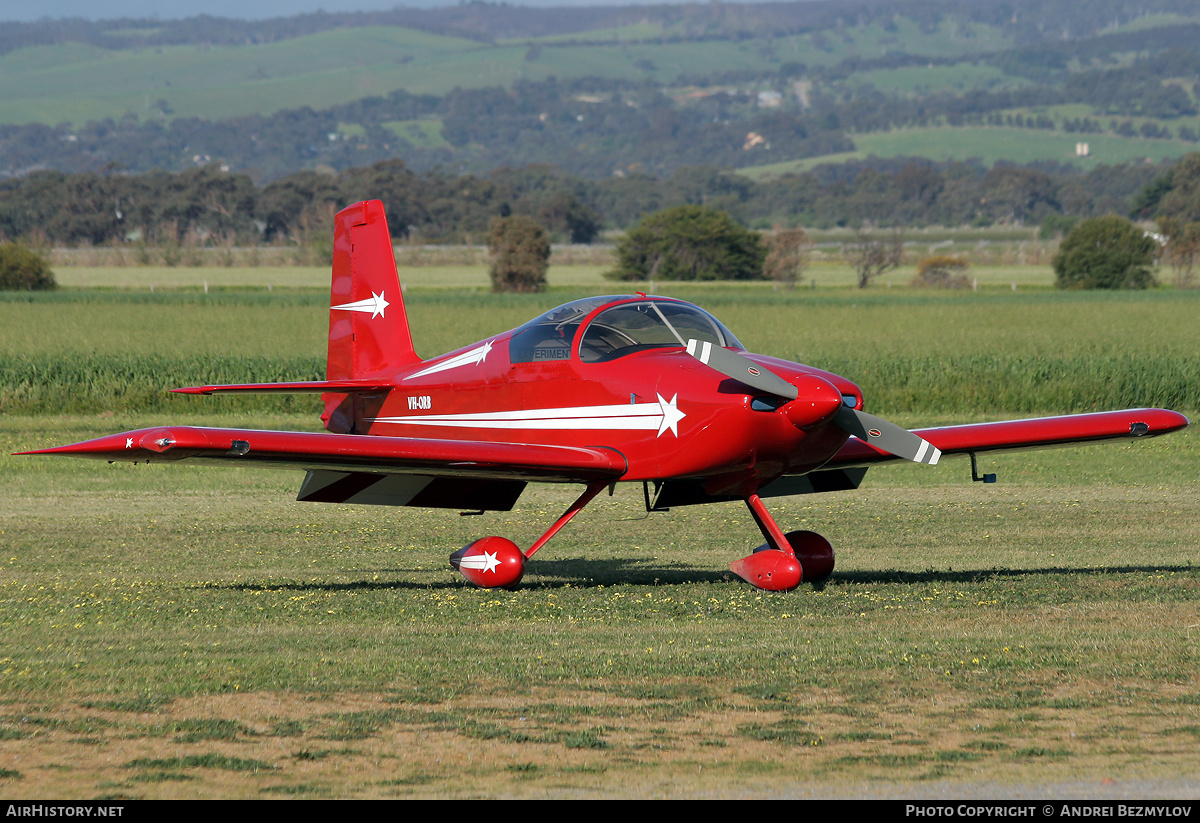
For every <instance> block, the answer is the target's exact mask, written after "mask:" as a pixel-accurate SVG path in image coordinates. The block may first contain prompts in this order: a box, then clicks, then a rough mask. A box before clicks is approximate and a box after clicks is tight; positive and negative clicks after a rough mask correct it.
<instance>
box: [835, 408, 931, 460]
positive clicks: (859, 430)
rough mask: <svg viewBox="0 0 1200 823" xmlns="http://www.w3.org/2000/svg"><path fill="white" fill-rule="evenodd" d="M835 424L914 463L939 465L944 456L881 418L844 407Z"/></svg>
mask: <svg viewBox="0 0 1200 823" xmlns="http://www.w3.org/2000/svg"><path fill="white" fill-rule="evenodd" d="M833 422H834V423H836V424H837V425H838V427H839V428H841V429H842V430H843V431H846V432H849V433H850V434H852V435H854V436H855V437H857V438H858V439H859V440H861V441H863V442H864V443H867V444H868V445H871V446H874V447H875V448H877V449H880V450H882V451H885V452H887V453H888V454H894V455H896V456H897V457H903V458H904V459H905V460H911V461H913V462H914V463H928V464H929V465H930V466H933V465H936V464H937V462H938V459H939V458H941V456H942V453H941V451H939V450H938V449H937V447H935V446H934V445H933V444H932V443H930V442H929V441H928V440H925V439H924V438H922V437H919V436H918V435H915V434H913V433H912V432H910V431H909V430H908V429H906V428H904V427H902V426H897V425H896V424H895V423H889V422H888V421H887V420H884V419H883V418H882V417H876V416H875V415H873V414H867V413H866V412H862V411H858V410H857V409H852V408H850V407H849V406H842V407H841V408H840V409H838V413H837V416H836V417H835V418H833Z"/></svg>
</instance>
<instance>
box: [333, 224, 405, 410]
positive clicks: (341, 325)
mask: <svg viewBox="0 0 1200 823" xmlns="http://www.w3.org/2000/svg"><path fill="white" fill-rule="evenodd" d="M420 361H421V358H420V357H418V356H417V353H416V352H415V351H414V350H413V343H412V334H411V332H409V329H408V316H407V315H406V314H405V311H404V296H403V295H402V294H401V292H400V279H399V277H398V276H397V274H396V257H395V253H394V252H393V251H392V238H391V236H390V235H389V234H388V227H387V218H386V217H385V216H384V213H383V203H381V202H379V201H378V200H365V201H363V202H361V203H355V204H354V205H352V206H347V207H346V208H344V209H342V210H341V211H340V212H338V214H337V216H336V217H335V218H334V229H333V282H332V286H331V288H330V296H329V358H328V362H327V365H326V371H325V375H326V379H328V380H344V379H354V378H363V377H374V376H381V375H384V374H385V373H386V372H388V371H391V370H395V369H398V368H401V367H403V366H407V365H409V364H411V363H419V362H420ZM324 400H325V413H324V414H323V415H322V419H323V420H325V426H326V428H328V429H330V430H331V431H352V430H353V428H354V426H353V421H354V419H355V418H356V417H357V416H358V415H357V414H355V413H354V410H353V408H352V406H354V405H355V403H354V402H353V397H352V396H347V395H344V394H326V395H324ZM348 401H349V402H348Z"/></svg>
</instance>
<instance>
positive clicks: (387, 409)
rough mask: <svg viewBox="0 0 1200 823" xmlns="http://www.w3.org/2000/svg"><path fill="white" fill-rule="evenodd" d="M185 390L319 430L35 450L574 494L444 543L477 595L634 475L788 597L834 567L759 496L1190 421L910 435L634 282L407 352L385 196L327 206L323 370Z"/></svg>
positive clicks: (332, 478) (369, 488) (995, 426)
mask: <svg viewBox="0 0 1200 823" xmlns="http://www.w3.org/2000/svg"><path fill="white" fill-rule="evenodd" d="M174 391H177V392H182V393H184V394H231V393H241V392H318V393H320V394H321V395H322V399H323V400H324V403H325V410H324V413H323V414H322V415H321V419H322V420H323V421H324V423H325V428H326V429H328V430H329V432H330V433H328V434H315V433H302V432H280V431H255V430H242V429H214V428H196V427H191V426H163V427H157V428H148V429H139V430H137V431H129V432H124V433H122V434H115V435H110V436H108V437H101V438H98V439H95V440H88V441H86V442H83V443H76V444H73V445H70V446H59V447H57V448H51V449H41V450H38V451H33V452H23V453H24V454H60V455H71V456H76V457H92V458H98V459H102V460H108V461H110V462H111V461H115V460H124V461H131V462H134V463H139V462H147V463H149V462H163V463H172V462H189V463H209V464H217V465H229V466H264V467H275V468H289V469H297V468H298V469H305V470H306V471H307V475H306V476H305V478H304V482H303V484H302V485H301V487H300V493H299V499H300V500H310V501H318V502H324V503H366V504H376V505H387V506H428V507H434V508H449V509H459V510H472V511H484V510H491V511H509V510H511V509H512V507H513V505H514V504H515V503H516V501H517V498H518V497H520V495H521V492H522V491H523V490H524V488H525V485H526V484H527V483H529V482H530V481H536V482H548V483H579V484H583V486H584V491H583V493H582V494H581V495H579V498H578V499H577V500H576V501H575V502H574V503H572V504H571V506H570V507H569V508H568V509H567V510H566V512H564V513H563V515H562V516H561V517H560V518H559V519H558V520H557V521H555V522H554V524H553V525H551V526H550V527H549V528H548V529H547V530H546V532H545V534H543V535H542V536H541V537H540V538H538V540H537V541H535V542H534V543H533V545H532V546H530V547H529V548H528V549H525V550H524V551H522V550H521V549H520V548H519V547H518V546H517V545H516V544H515V543H513V542H512V541H511V540H507V539H505V538H503V537H483V538H480V539H479V540H476V541H474V542H473V543H471V544H469V545H467V546H465V547H464V548H462V549H459V550H458V551H456V552H454V553H453V554H452V555H450V562H451V564H452V565H453V566H454V567H455V568H456V569H457V570H458V571H459V572H460V573H462V574H463V575H464V576H465V577H466V578H467V579H468V580H470V581H471V582H472V583H475V584H476V585H479V586H483V587H488V588H491V587H513V586H515V585H517V583H518V582H519V581H520V579H521V576H522V574H523V573H524V569H525V563H526V561H527V560H528V559H529V558H530V557H532V556H533V554H534V553H535V552H536V551H537V550H538V549H540V548H541V547H542V546H544V545H545V544H546V543H547V541H549V540H550V538H552V537H553V536H554V535H555V534H556V533H557V532H558V530H559V529H561V528H562V527H563V526H565V525H566V524H567V522H568V521H570V520H571V518H572V517H574V516H575V515H576V514H577V513H578V512H579V511H580V510H581V509H582V508H583V507H584V506H586V505H587V504H588V502H589V501H590V500H592V498H594V497H595V496H596V495H597V494H599V493H600V491H601V490H603V489H604V488H606V487H609V486H612V485H613V484H615V483H617V482H640V483H642V484H643V490H644V492H645V500H646V508H647V509H648V510H662V509H666V508H669V507H672V506H683V505H690V504H697V503H710V502H716V501H728V500H744V501H745V502H746V505H747V506H748V507H749V509H750V513H751V516H752V517H753V518H754V521H755V522H756V523H757V524H758V527H759V529H760V530H761V531H762V533H763V536H764V538H765V539H766V541H767V542H766V543H765V544H764V545H762V546H759V547H758V549H756V550H755V551H754V552H753V553H752V554H750V555H749V556H747V557H744V558H742V559H741V560H737V561H735V562H734V563H733V564H732V565H731V566H730V568H731V569H732V570H733V571H734V572H735V573H737V574H738V575H739V576H740V577H742V578H743V579H744V580H746V581H748V582H749V583H751V584H753V585H755V586H758V587H759V588H762V589H769V590H773V591H786V590H790V589H793V588H795V587H796V586H798V585H799V584H800V583H801V581H810V582H819V581H821V580H823V579H825V578H826V577H828V576H829V574H830V573H831V572H832V571H833V550H832V548H831V547H830V545H829V542H828V541H826V540H825V539H824V538H823V537H821V536H820V535H818V534H816V533H814V532H808V531H794V532H789V533H786V534H785V533H784V532H783V530H782V529H781V528H780V527H779V526H778V525H777V524H776V523H775V520H774V519H773V518H772V517H771V515H770V514H769V513H768V511H767V509H766V506H765V505H764V504H763V498H769V497H772V496H779V495H794V494H811V493H815V492H824V491H834V490H844V489H853V488H857V487H858V485H859V483H860V482H861V480H862V478H863V475H864V474H865V473H866V470H867V468H869V467H870V466H874V465H876V464H879V463H884V462H887V461H891V460H898V459H904V460H913V461H916V462H918V463H928V464H934V463H937V462H938V458H939V457H940V456H942V455H956V454H966V455H970V457H971V461H972V464H971V468H972V477H973V478H975V479H979V480H985V481H990V480H994V476H992V475H987V476H984V477H982V478H980V477H978V476H977V473H976V467H975V455H976V453H978V452H987V451H1000V450H1013V449H1026V448H1036V447H1047V446H1061V445H1066V444H1069V443H1084V442H1096V441H1101V440H1120V439H1125V438H1131V437H1134V438H1136V437H1149V436H1154V435H1160V434H1166V433H1168V432H1173V431H1178V430H1180V429H1182V428H1184V427H1185V426H1187V424H1188V420H1187V418H1185V417H1184V416H1183V415H1181V414H1178V413H1176V412H1173V411H1169V410H1166V409H1132V410H1126V411H1110V412H1100V413H1094V414H1076V415H1068V416H1062V417H1045V418H1039V419H1032V420H1012V421H1005V422H998V423H981V424H973V425H966V426H948V427H943V428H932V429H919V430H917V431H912V432H910V431H908V430H906V429H903V428H901V427H900V426H898V425H896V424H894V423H889V422H887V421H886V420H882V419H880V418H878V417H874V416H872V415H869V414H867V413H866V412H864V411H863V410H862V409H863V396H862V392H861V391H860V390H859V388H858V386H856V385H855V384H854V383H852V382H850V381H849V380H846V379H845V378H843V377H839V376H837V375H835V374H830V373H829V372H826V371H821V370H820V369H815V368H812V367H810V366H804V365H800V364H798V363H789V362H787V361H785V360H779V359H777V358H774V357H767V356H764V355H759V354H750V353H748V352H746V351H745V350H744V348H743V347H742V345H741V344H740V343H739V342H738V341H737V339H736V338H735V337H734V336H733V334H731V333H730V331H729V330H728V329H726V328H725V327H724V326H723V325H721V323H720V322H719V321H717V320H716V318H714V317H713V316H712V315H710V314H708V313H707V312H705V311H703V310H702V309H700V308H698V307H697V306H694V305H692V304H690V303H685V302H683V301H681V300H674V299H670V298H666V297H651V296H647V295H644V294H637V295H623V296H615V297H611V296H610V297H592V298H587V299H584V300H575V301H573V302H571V303H567V304H566V305H563V306H559V307H558V308H556V309H552V310H550V311H548V312H546V313H545V314H543V315H541V316H540V317H537V318H534V319H533V320H531V321H529V322H528V323H526V324H525V325H523V326H520V327H519V328H516V329H513V330H512V331H508V332H504V333H502V334H497V335H494V336H492V337H489V338H488V339H486V340H482V341H480V342H478V343H475V344H473V345H470V346H467V347H465V348H462V349H459V350H458V351H454V352H450V353H449V354H444V355H442V356H441V357H435V358H432V359H430V360H422V359H421V358H420V357H418V356H417V354H416V352H415V351H414V350H413V343H412V336H411V335H410V333H409V328H408V320H407V317H406V315H405V310H404V302H403V299H402V296H401V293H400V285H399V281H398V277H397V273H396V263H395V258H394V256H393V250H392V242H391V238H390V237H389V235H388V230H387V222H386V220H385V218H384V213H383V205H382V204H381V203H380V202H379V201H375V200H373V201H368V202H362V203H356V204H355V205H353V206H350V207H349V208H346V209H344V210H343V211H342V212H340V213H339V214H338V215H337V217H336V223H335V230H334V253H333V286H332V294H331V305H330V311H329V359H328V367H327V373H326V379H325V380H321V381H313V382H298V383H265V384H247V385H231V386H200V387H193V388H185V389H175V390H174Z"/></svg>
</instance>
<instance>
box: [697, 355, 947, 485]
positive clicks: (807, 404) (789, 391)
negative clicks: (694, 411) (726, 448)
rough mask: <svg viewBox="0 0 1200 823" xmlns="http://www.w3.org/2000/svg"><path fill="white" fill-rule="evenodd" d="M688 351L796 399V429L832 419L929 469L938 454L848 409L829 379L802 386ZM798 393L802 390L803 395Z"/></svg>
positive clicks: (745, 363)
mask: <svg viewBox="0 0 1200 823" xmlns="http://www.w3.org/2000/svg"><path fill="white" fill-rule="evenodd" d="M687 352H688V354H690V355H691V356H692V357H694V358H696V359H697V360H699V361H700V362H701V363H703V364H704V365H706V366H708V367H709V368H712V369H715V370H716V371H719V372H720V373H721V374H723V375H725V376H726V377H732V378H733V379H734V380H738V381H740V382H742V383H745V384H746V385H747V386H749V387H750V388H752V389H758V390H759V391H761V392H766V393H767V394H773V395H775V396H776V397H782V398H784V399H786V400H798V399H801V397H803V400H802V402H801V403H800V404H799V406H798V407H797V406H795V405H791V406H789V407H788V410H787V416H788V419H789V420H791V421H792V423H793V424H795V425H796V426H797V427H798V428H805V427H807V426H812V425H815V424H817V423H820V422H822V421H825V420H828V419H829V418H830V417H832V418H833V422H834V425H836V426H837V427H838V428H840V429H842V430H843V431H845V432H846V433H847V434H852V435H854V436H855V437H857V438H858V439H859V440H862V441H863V442H865V443H868V444H869V445H872V446H874V447H875V448H877V449H879V450H881V451H885V452H887V453H888V454H894V455H896V456H897V457H902V458H904V459H905V460H911V461H913V462H914V463H928V464H929V465H931V466H932V465H934V464H936V463H937V462H938V459H939V458H940V457H941V456H942V453H941V451H939V450H938V449H937V448H936V447H934V446H933V445H932V444H931V443H930V442H929V441H928V440H925V439H924V438H922V437H919V436H917V435H915V434H913V433H912V432H910V431H909V430H908V429H906V428H904V427H902V426H897V425H896V424H895V423H891V422H888V421H887V420H884V419H883V418H882V417H876V416H875V415H873V414H867V413H866V412H863V411H859V410H858V409H852V408H850V407H849V406H847V405H846V404H845V403H843V402H842V395H841V392H839V391H838V389H837V387H836V386H834V385H833V384H832V383H830V382H829V381H828V380H825V379H823V378H820V377H817V376H816V375H813V374H807V375H802V376H801V377H802V378H803V379H802V381H801V385H797V384H795V383H791V382H789V381H787V380H784V379H783V378H782V377H780V376H779V375H777V374H775V373H774V372H772V371H771V370H770V369H768V368H766V367H765V366H761V365H759V364H758V363H755V362H754V361H753V360H751V359H750V358H748V357H744V356H742V355H740V354H738V353H737V352H733V351H730V350H729V349H726V348H723V347H721V346H716V345H713V344H712V343H705V342H702V341H700V340H695V339H692V340H688V342H687ZM802 389H803V391H802Z"/></svg>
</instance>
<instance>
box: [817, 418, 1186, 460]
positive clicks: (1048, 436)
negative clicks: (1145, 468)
mask: <svg viewBox="0 0 1200 823" xmlns="http://www.w3.org/2000/svg"><path fill="white" fill-rule="evenodd" d="M1187 425H1188V419H1187V418H1186V417H1184V416H1183V415H1182V414H1180V413H1179V412H1175V411H1171V410H1170V409H1124V410H1122V411H1108V412H1092V413H1088V414H1068V415H1062V416H1060V417H1035V418H1030V419H1027V420H1003V421H1000V422H996V423H968V424H966V425H963V426H940V427H938V428H932V429H913V434H916V435H919V436H921V437H922V438H924V439H925V440H928V441H929V442H930V443H932V444H933V445H934V446H936V447H937V448H938V449H940V450H941V452H942V454H943V455H946V456H949V455H954V454H972V453H977V452H989V451H1017V450H1020V449H1042V448H1053V447H1056V446H1070V445H1074V444H1080V443H1098V442H1102V441H1105V440H1128V439H1131V438H1139V437H1156V436H1158V435H1160V434H1169V433H1170V432H1174V431H1179V430H1180V429H1183V428H1186V427H1187ZM898 459H899V458H897V457H896V456H895V455H893V454H888V453H887V452H885V451H880V450H879V449H876V448H874V447H873V446H869V445H867V444H866V443H864V442H863V441H861V440H859V439H858V438H856V437H851V438H850V439H849V440H847V441H846V445H844V446H842V448H841V449H840V450H839V451H838V453H837V454H835V455H834V456H833V458H832V459H831V460H830V461H829V462H828V463H826V464H825V465H824V466H822V467H821V470H822V471H823V470H825V469H845V468H852V467H856V466H874V465H876V464H879V463H886V462H888V461H892V460H898Z"/></svg>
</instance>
